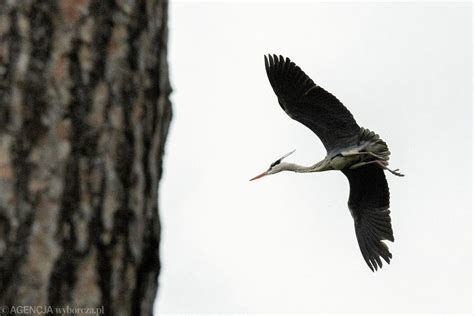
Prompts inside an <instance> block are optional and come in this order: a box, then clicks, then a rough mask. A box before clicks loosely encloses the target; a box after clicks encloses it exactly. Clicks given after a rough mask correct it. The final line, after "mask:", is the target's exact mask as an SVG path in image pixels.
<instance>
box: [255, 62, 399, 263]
mask: <svg viewBox="0 0 474 316" xmlns="http://www.w3.org/2000/svg"><path fill="white" fill-rule="evenodd" d="M265 68H266V71H267V76H268V79H269V80H270V84H271V86H272V88H273V91H274V92H275V94H276V95H277V97H278V103H279V104H280V106H281V107H282V108H283V110H284V111H285V112H286V114H288V116H290V117H291V118H292V119H294V120H296V121H298V122H300V123H302V124H303V125H305V126H306V127H308V128H309V129H310V130H312V131H313V132H314V133H315V134H316V136H318V137H319V139H321V141H322V143H323V145H324V147H325V148H326V152H327V154H326V157H325V158H324V159H323V160H321V161H319V162H317V163H315V164H314V165H311V166H300V165H297V164H295V163H288V162H283V159H284V158H286V157H287V156H289V155H290V154H292V153H293V152H290V153H288V154H286V155H284V156H283V157H281V158H280V159H278V160H276V161H275V162H273V163H272V164H271V165H270V167H269V168H268V169H267V170H266V171H265V172H263V173H261V174H259V175H258V176H256V177H254V178H252V179H250V180H256V179H259V178H262V177H264V176H267V175H272V174H276V173H279V172H281V171H293V172H300V173H307V172H321V171H328V170H340V171H342V173H343V174H344V175H345V176H346V177H347V179H348V180H349V186H350V193H349V201H348V206H349V210H350V213H351V215H352V217H353V219H354V227H355V233H356V237H357V241H358V243H359V248H360V251H361V252H362V256H363V258H364V260H365V262H366V263H367V265H368V266H369V268H370V269H371V270H372V271H374V270H377V269H378V268H379V267H380V268H381V267H382V260H381V259H380V258H383V259H384V260H385V261H386V262H387V263H390V259H391V258H392V254H391V253H390V251H389V249H388V246H387V245H386V244H385V242H384V240H389V241H392V242H393V241H394V238H393V230H392V224H391V219H390V210H389V207H390V195H389V189H388V184H387V180H386V178H385V173H384V170H387V171H389V172H391V173H392V174H394V175H396V176H400V177H402V176H403V174H401V173H400V172H399V170H398V169H395V170H391V169H389V168H388V159H389V156H390V151H389V150H388V146H387V144H386V143H385V142H384V141H383V140H382V139H381V138H380V137H379V135H377V134H375V133H374V132H372V131H370V130H368V129H366V128H363V127H360V126H359V125H358V124H357V123H356V121H355V120H354V117H353V116H352V114H351V113H350V112H349V111H348V110H347V108H346V107H345V106H344V105H343V104H342V103H341V102H340V101H339V100H338V99H337V98H336V97H334V96H333V95H332V94H330V93H329V92H327V91H326V90H324V89H323V88H321V87H320V86H318V85H316V84H315V83H314V82H313V80H312V79H311V78H309V77H308V76H307V75H306V74H305V73H304V72H303V71H302V70H301V68H300V67H298V66H297V65H296V64H295V63H294V62H292V61H291V60H290V59H289V58H284V57H283V56H281V55H280V56H277V55H273V56H272V55H269V56H268V57H267V56H265Z"/></svg>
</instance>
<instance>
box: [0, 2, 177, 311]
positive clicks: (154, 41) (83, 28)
mask: <svg viewBox="0 0 474 316" xmlns="http://www.w3.org/2000/svg"><path fill="white" fill-rule="evenodd" d="M166 55H167V1H166V0H143V1H138V0H136V1H133V0H132V1H130V0H129V1H127V0H44V1H42V0H24V1H23V0H3V1H1V2H0V256H1V259H0V305H7V306H10V307H14V306H52V307H53V308H54V307H59V308H61V307H63V308H65V307H67V306H69V307H70V308H79V307H84V308H92V307H100V308H103V311H104V313H105V315H151V314H152V313H153V301H154V298H155V295H156V291H157V285H158V284H157V283H158V282H157V279H158V274H159V270H160V262H159V240H160V221H159V218H158V206H157V201H158V184H159V179H160V177H161V173H162V167H161V166H162V158H163V148H164V143H165V139H166V136H167V132H168V126H169V123H170V119H171V105H170V101H169V99H168V96H169V94H170V91H171V89H170V84H169V79H168V66H167V61H166ZM102 306H103V307H102Z"/></svg>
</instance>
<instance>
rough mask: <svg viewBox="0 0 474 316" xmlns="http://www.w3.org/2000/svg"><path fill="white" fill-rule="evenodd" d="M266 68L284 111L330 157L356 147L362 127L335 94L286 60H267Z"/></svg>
mask: <svg viewBox="0 0 474 316" xmlns="http://www.w3.org/2000/svg"><path fill="white" fill-rule="evenodd" d="M265 68H266V70H267V76H268V79H269V80H270V84H271V85H272V88H273V91H274V92H275V94H276V95H277V97H278V102H279V103H280V106H281V107H282V108H283V110H284V111H285V112H286V113H287V114H288V115H289V116H290V117H291V118H292V119H294V120H296V121H298V122H300V123H302V124H303V125H305V126H306V127H308V128H309V129H311V130H312V131H313V132H314V133H315V134H316V135H317V136H318V137H319V138H320V139H321V141H322V142H323V145H324V147H325V148H326V151H327V152H328V154H331V153H336V152H338V151H339V150H340V149H342V148H346V147H349V146H351V145H354V144H356V143H357V141H358V139H359V130H360V127H359V125H357V123H356V121H355V120H354V118H353V116H352V114H351V113H350V112H349V111H348V110H347V109H346V107H345V106H344V105H343V104H342V103H341V102H340V101H339V100H338V99H337V98H336V97H335V96H333V95H332V94H330V93H329V92H327V91H326V90H324V89H323V88H321V87H319V86H317V85H316V84H315V83H314V82H313V80H312V79H311V78H309V77H308V76H307V75H306V74H305V73H304V72H303V71H302V70H301V68H300V67H298V66H297V65H296V64H295V63H294V62H292V61H291V60H290V59H289V58H286V59H285V58H283V56H276V55H273V56H272V55H269V56H268V57H267V56H265Z"/></svg>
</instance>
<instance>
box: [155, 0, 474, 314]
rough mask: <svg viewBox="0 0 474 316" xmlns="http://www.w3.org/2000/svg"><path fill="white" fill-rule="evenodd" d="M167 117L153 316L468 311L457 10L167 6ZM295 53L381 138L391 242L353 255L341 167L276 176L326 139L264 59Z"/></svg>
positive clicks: (466, 170) (466, 173) (462, 15)
mask: <svg viewBox="0 0 474 316" xmlns="http://www.w3.org/2000/svg"><path fill="white" fill-rule="evenodd" d="M169 27H170V52H169V53H170V55H169V61H170V70H171V78H172V84H173V87H174V92H173V96H172V100H173V108H174V118H173V122H172V126H171V132H170V137H169V139H168V143H167V146H166V157H165V165H164V177H163V180H162V183H161V190H160V212H161V220H162V226H163V230H162V244H161V260H162V267H163V268H162V271H161V275H160V278H159V281H160V287H159V293H158V300H157V304H156V306H155V311H156V312H158V313H160V314H161V313H173V312H182V313H189V312H194V313H207V312H240V313H244V312H286V313H291V312H294V313H297V312H306V313H317V312H346V313H347V312H395V313H397V312H469V311H470V309H471V295H472V288H471V277H472V272H471V265H472V250H471V249H472V218H471V216H472V214H471V206H472V205H471V189H472V187H471V174H472V169H471V168H472V157H471V148H472V134H471V126H472V114H471V111H472V109H471V93H472V91H471V63H472V60H471V53H472V52H471V8H470V4H469V3H450V4H446V3H445V4H443V3H435V4H430V3H426V2H422V3H374V2H364V3H330V4H327V3H295V2H286V3H285V2H278V3H268V2H267V3H230V4H222V3H221V4H219V3H215V2H211V3H204V2H203V3H188V2H184V3H183V2H174V1H170V25H169ZM265 53H276V54H282V55H284V56H288V57H290V58H291V59H292V60H293V61H294V62H295V63H296V64H298V65H299V66H300V67H301V68H302V69H303V70H304V71H305V72H306V73H307V74H308V75H309V76H310V77H312V78H313V80H314V81H315V82H316V83H317V84H319V85H321V86H322V87H324V88H325V89H326V90H328V91H330V92H331V93H333V94H334V95H336V96H337V97H338V98H339V99H340V100H341V101H342V102H343V103H344V104H345V105H346V106H347V107H348V108H349V110H350V111H351V112H352V113H353V115H354V117H355V118H356V120H357V121H358V123H359V125H361V126H364V127H367V128H370V129H371V130H374V131H375V132H377V133H378V134H380V135H381V137H382V138H383V139H384V140H385V141H386V142H387V143H388V145H389V148H390V150H391V152H392V155H391V159H390V163H391V166H392V167H394V168H400V169H401V170H402V172H403V173H405V174H406V177H405V178H398V177H395V176H393V175H391V174H389V173H387V178H388V182H389V186H390V192H391V211H392V224H393V229H394V235H395V243H389V247H390V250H391V252H392V253H393V261H392V263H391V264H390V265H386V264H385V265H384V267H383V268H382V270H379V271H378V272H376V273H372V272H371V271H370V270H369V268H368V267H367V265H366V264H365V262H364V260H363V258H362V255H361V253H360V250H359V247H358V245H357V240H356V237H355V233H354V227H353V220H352V218H351V216H350V213H349V210H348V208H347V199H348V194H349V186H348V182H347V180H346V178H345V177H344V175H343V174H342V173H339V172H327V173H319V174H293V173H281V174H278V175H274V176H270V177H267V178H264V179H261V180H259V181H255V182H249V181H248V179H249V178H251V177H253V176H255V175H256V174H258V173H259V172H262V171H264V170H265V169H266V168H267V167H268V165H269V164H270V163H271V162H272V161H274V160H276V159H277V158H279V157H280V156H281V155H283V154H285V153H286V152H288V151H290V150H292V149H295V148H296V153H295V154H294V155H292V156H290V157H289V158H288V161H291V162H296V163H299V164H303V165H309V164H312V163H314V162H316V161H319V160H320V159H322V158H323V157H324V155H325V150H324V147H323V146H322V144H321V142H320V141H319V139H317V137H316V136H315V135H314V134H313V133H312V132H311V131H310V130H309V129H307V128H306V127H304V126H302V125H301V124H299V123H298V122H296V121H293V120H291V119H290V118H289V117H288V116H287V115H286V114H285V113H284V112H283V111H282V110H281V108H280V107H279V105H278V103H277V100H276V97H275V95H274V93H273V91H272V89H271V87H270V84H269V82H268V79H267V77H266V74H265V68H264V62H263V55H264V54H265Z"/></svg>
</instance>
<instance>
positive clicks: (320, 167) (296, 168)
mask: <svg viewBox="0 0 474 316" xmlns="http://www.w3.org/2000/svg"><path fill="white" fill-rule="evenodd" d="M285 169H286V170H288V171H293V172H298V173H307V172H320V171H326V170H331V169H332V168H331V165H330V161H329V160H327V159H323V160H321V161H320V162H317V163H315V164H314V165H311V166H301V165H298V164H296V163H291V162H289V163H287V164H286V168H285Z"/></svg>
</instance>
